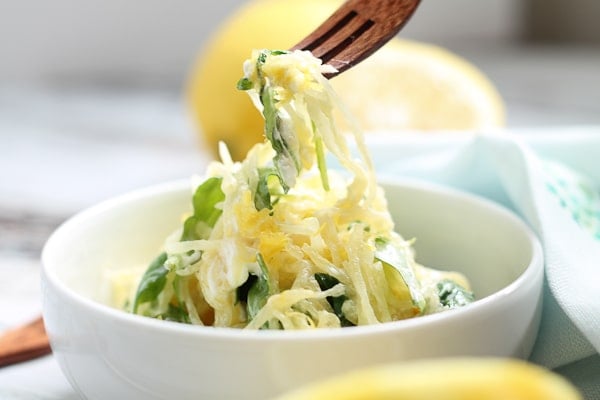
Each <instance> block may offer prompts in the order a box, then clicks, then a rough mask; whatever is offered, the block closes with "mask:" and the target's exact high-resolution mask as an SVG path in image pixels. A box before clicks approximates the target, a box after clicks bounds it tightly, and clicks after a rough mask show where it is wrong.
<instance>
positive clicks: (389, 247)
mask: <svg viewBox="0 0 600 400" xmlns="http://www.w3.org/2000/svg"><path fill="white" fill-rule="evenodd" d="M375 259H377V260H379V261H381V263H382V264H383V269H384V273H385V276H386V279H387V280H388V284H389V285H390V286H391V287H394V289H395V290H394V291H395V292H396V293H399V294H402V293H406V295H407V296H409V297H410V298H411V299H412V302H413V304H414V305H415V306H416V307H418V309H419V311H420V312H422V311H423V310H424V309H425V305H426V301H425V298H424V297H423V295H422V294H421V292H420V291H419V290H418V288H419V282H418V280H417V277H416V276H415V273H414V271H413V270H412V268H410V266H409V265H408V262H407V255H406V250H404V249H401V248H398V247H396V246H394V245H393V244H392V243H391V242H390V241H389V240H387V239H385V238H377V239H376V240H375Z"/></svg>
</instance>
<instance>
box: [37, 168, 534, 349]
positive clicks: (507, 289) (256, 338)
mask: <svg viewBox="0 0 600 400" xmlns="http://www.w3.org/2000/svg"><path fill="white" fill-rule="evenodd" d="M377 180H378V184H379V185H383V186H386V185H399V186H409V187H411V188H416V189H420V190H426V191H433V192H435V193H436V194H442V195H449V196H451V197H454V198H460V199H461V200H466V201H468V202H472V203H477V204H478V205H480V206H484V207H486V208H489V209H491V210H492V211H493V212H495V213H500V214H502V215H503V216H504V217H506V218H508V219H509V220H511V221H512V222H513V223H514V224H516V225H517V226H518V227H519V228H520V229H521V230H522V231H523V233H524V234H525V236H526V237H527V238H528V240H529V244H530V247H531V259H530V261H529V264H528V265H527V266H526V267H525V268H524V270H523V272H521V273H520V275H519V276H518V277H517V278H516V279H514V280H513V281H512V282H510V283H509V284H508V285H506V286H504V287H502V288H501V289H499V290H497V291H495V292H494V293H491V294H490V295H488V296H485V297H483V298H481V299H477V300H475V301H474V302H473V303H471V304H469V305H467V306H465V307H461V308H459V309H452V310H446V311H443V312H439V313H435V314H428V315H423V316H419V317H416V318H409V319H404V320H399V321H391V322H384V323H380V324H373V325H361V326H353V327H346V328H343V329H340V328H323V329H314V330H297V331H279V330H277V331H275V330H250V329H248V330H246V329H239V328H230V327H212V326H199V325H190V324H183V323H179V322H173V321H164V320H157V319H154V318H149V317H145V316H141V315H136V314H131V313H128V312H126V311H124V310H120V309H117V308H114V307H111V306H109V305H106V304H103V303H100V302H98V301H96V300H93V299H91V298H89V297H86V296H84V295H82V294H79V293H77V292H76V291H74V290H73V289H71V288H70V287H69V286H68V285H67V284H65V283H64V282H63V281H62V280H61V279H60V278H59V277H58V276H57V274H56V273H55V272H54V271H53V269H52V267H51V264H52V263H51V261H50V257H51V253H52V252H53V251H54V250H53V248H54V246H55V244H54V243H55V242H56V241H57V240H58V237H59V236H61V235H63V232H65V231H68V230H69V229H70V227H71V226H74V225H77V224H78V223H79V222H80V221H82V220H86V219H89V218H93V217H94V216H95V215H97V214H100V213H103V212H106V211H107V210H110V209H111V208H112V207H114V206H116V205H118V204H122V203H126V202H132V201H136V200H140V199H143V198H147V197H149V196H153V195H159V194H166V193H174V192H178V191H182V190H184V188H185V187H188V188H190V190H191V183H190V179H178V180H173V181H168V182H164V183H159V184H154V185H151V186H147V187H143V188H139V189H134V190H131V191H129V192H126V193H124V194H121V195H117V196H114V197H111V198H109V199H106V200H104V201H101V202H99V203H97V204H95V205H92V206H90V207H88V208H86V209H83V210H81V211H79V212H77V213H75V214H74V215H72V216H71V217H69V218H67V219H66V220H65V221H63V223H61V224H60V225H59V226H58V227H57V228H56V229H55V230H54V231H53V232H52V233H51V234H50V236H49V237H48V239H47V240H46V242H45V244H44V246H43V249H42V252H41V264H42V265H41V281H42V285H43V286H51V287H52V288H53V289H54V290H55V291H56V292H57V293H58V294H59V295H60V297H62V298H66V299H68V300H69V301H70V302H73V303H76V304H78V305H79V306H83V307H85V308H88V309H90V310H91V311H92V312H93V313H97V314H100V315H102V316H103V317H105V318H112V319H114V320H115V321H116V322H118V323H123V324H131V325H135V326H139V327H142V328H144V329H148V330H153V331H155V332H159V333H165V334H169V335H172V334H177V335H182V336H197V337H199V338H203V339H215V340H219V339H220V340H240V341H251V342H263V341H273V340H275V341H289V340H293V341H298V340H302V341H313V340H323V339H335V340H343V339H349V338H352V337H362V336H364V335H373V334H376V335H377V334H386V333H389V332H390V331H404V330H413V329H421V328H423V326H435V325H438V324H443V323H445V321H446V320H447V319H449V318H453V319H454V318H456V319H462V318H469V317H470V315H471V314H474V313H479V312H485V310H486V309H487V308H489V307H491V306H493V304H495V303H497V302H500V301H503V300H506V299H507V298H510V297H512V296H513V295H514V293H515V292H518V291H519V290H520V289H521V288H523V287H527V286H528V285H535V284H537V285H539V286H540V287H541V285H542V281H543V275H544V256H543V251H542V246H541V243H540V241H539V239H538V238H537V236H536V234H535V233H534V232H533V231H532V230H531V229H530V228H529V226H528V225H527V224H526V223H525V222H524V221H523V220H522V219H521V218H519V217H518V216H517V215H516V214H515V213H513V212H512V211H510V210H509V209H508V208H506V207H504V206H502V205H500V204H498V203H496V202H494V201H492V200H490V199H487V198H485V197H482V196H479V195H477V194H473V193H470V192H466V191H462V190H460V189H456V188H453V187H450V186H445V185H443V184H439V183H433V182H429V181H424V180H421V179H417V178H396V177H390V176H378V177H377ZM46 290H48V289H47V288H44V290H43V292H44V293H45V292H46ZM43 300H44V301H43V303H44V304H43V314H46V311H47V310H46V304H45V303H46V301H45V295H44V296H43Z"/></svg>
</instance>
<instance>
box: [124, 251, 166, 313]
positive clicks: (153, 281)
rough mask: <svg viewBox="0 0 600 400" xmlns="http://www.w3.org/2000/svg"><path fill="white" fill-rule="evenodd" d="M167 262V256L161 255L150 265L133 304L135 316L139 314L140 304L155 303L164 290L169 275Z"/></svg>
mask: <svg viewBox="0 0 600 400" xmlns="http://www.w3.org/2000/svg"><path fill="white" fill-rule="evenodd" d="M165 261H167V254H166V253H161V254H160V255H159V256H158V257H156V258H155V259H154V261H152V263H150V266H149V267H148V269H147V270H146V272H145V273H144V275H143V276H142V279H141V281H140V284H139V285H138V288H137V292H136V295H135V300H134V302H133V313H134V314H135V313H137V310H138V307H139V305H140V304H142V303H147V302H150V301H154V300H155V299H156V298H157V297H158V295H159V294H160V292H162V290H163V289H164V287H165V284H166V283H167V274H168V273H169V270H168V269H167V268H165V265H164V264H165Z"/></svg>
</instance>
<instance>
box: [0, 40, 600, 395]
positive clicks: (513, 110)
mask: <svg viewBox="0 0 600 400" xmlns="http://www.w3.org/2000/svg"><path fill="white" fill-rule="evenodd" d="M457 50H458V51H459V52H461V54H463V55H464V56H466V57H468V58H470V59H471V60H473V61H474V62H475V63H476V64H477V65H479V66H480V67H481V68H482V69H483V70H484V71H485V72H486V73H487V74H488V75H489V76H490V77H491V78H492V80H494V82H495V83H496V84H497V86H498V88H499V90H500V92H501V94H502V95H503V97H504V98H505V100H506V103H507V107H508V115H509V120H508V124H509V128H511V127H514V128H520V127H542V128H543V127H544V126H547V127H554V128H556V127H557V126H565V127H566V126H571V125H600V90H599V89H600V74H598V71H600V49H597V48H549V47H535V48H530V47H511V48H505V47H503V48H464V49H457ZM0 138H1V139H2V146H0V331H2V330H4V329H7V328H9V327H11V326H15V325H17V324H19V323H24V322H26V321H28V320H30V319H32V318H34V317H35V316H37V315H38V314H39V313H40V312H41V303H40V297H41V294H40V287H39V270H40V262H39V255H40V251H41V248H42V246H43V244H44V242H45V240H46V238H47V237H48V235H49V234H50V233H51V232H52V230H53V229H54V228H56V226H58V225H59V224H60V223H61V222H62V221H64V220H65V219H66V218H68V217H69V216H71V215H72V214H74V213H76V212H77V211H79V210H81V209H83V208H86V207H88V206H90V205H92V204H94V203H97V202H98V201H101V200H104V199H106V198H108V197H111V196H113V195H117V194H121V193H123V192H125V191H128V190H131V189H135V188H139V187H143V186H147V185H150V184H153V183H159V182H164V181H168V180H172V179H179V178H185V177H188V176H190V175H192V174H194V173H197V172H201V171H202V170H203V169H204V167H205V165H206V163H207V162H208V160H209V155H208V154H207V153H206V152H205V150H204V149H203V148H202V145H201V144H200V143H199V141H198V140H197V135H196V134H195V131H194V128H193V127H192V126H191V124H190V121H189V116H188V115H187V114H186V110H185V107H184V104H183V101H182V98H181V96H180V93H179V92H178V91H177V90H163V91H159V90H146V89H140V88H137V89H136V88H119V89H115V88H106V87H102V86H85V87H82V86H71V87H9V86H6V87H1V88H0ZM0 398H1V399H7V400H12V399H15V400H16V399H32V400H33V399H39V400H42V399H43V400H50V399H53V400H54V399H63V400H70V399H76V398H78V396H77V394H76V393H75V392H74V391H73V390H72V389H71V387H70V386H69V384H68V382H67V381H66V379H65V378H64V377H63V375H62V373H61V372H60V369H59V367H58V365H57V363H56V362H55V360H54V359H53V357H52V356H51V355H50V356H46V357H42V358H40V359H37V360H34V361H30V362H26V363H22V364H19V365H14V366H9V367H5V368H2V369H0ZM597 398H600V394H598V397H597Z"/></svg>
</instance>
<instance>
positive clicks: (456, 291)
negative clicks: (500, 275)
mask: <svg viewBox="0 0 600 400" xmlns="http://www.w3.org/2000/svg"><path fill="white" fill-rule="evenodd" d="M436 287H437V291H438V296H439V297H440V303H441V304H442V305H443V306H444V307H446V308H457V307H463V306H466V305H467V304H470V303H472V302H473V301H475V296H474V295H473V292H471V291H469V290H467V289H466V288H464V287H462V286H461V285H459V284H458V283H456V282H454V281H452V280H450V279H444V280H441V281H440V282H438V283H437V285H436Z"/></svg>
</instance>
